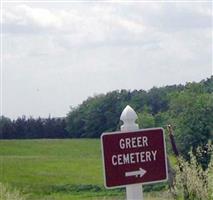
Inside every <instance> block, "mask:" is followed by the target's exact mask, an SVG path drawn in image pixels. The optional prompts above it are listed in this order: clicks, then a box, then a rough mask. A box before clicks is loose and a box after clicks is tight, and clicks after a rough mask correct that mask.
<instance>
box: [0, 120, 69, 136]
mask: <svg viewBox="0 0 213 200" xmlns="http://www.w3.org/2000/svg"><path fill="white" fill-rule="evenodd" d="M66 126H67V124H66V119H65V118H51V117H49V118H46V119H42V118H40V117H39V118H37V119H34V118H32V117H30V118H26V117H25V116H22V117H19V118H17V119H16V120H11V119H9V118H7V117H4V116H3V117H1V121H0V139H35V138H67V137H68V136H69V134H68V131H67V130H66Z"/></svg>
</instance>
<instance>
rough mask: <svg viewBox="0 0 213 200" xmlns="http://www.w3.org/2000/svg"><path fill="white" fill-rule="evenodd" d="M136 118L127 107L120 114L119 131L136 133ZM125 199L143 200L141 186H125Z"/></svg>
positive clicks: (132, 111) (134, 113)
mask: <svg viewBox="0 0 213 200" xmlns="http://www.w3.org/2000/svg"><path fill="white" fill-rule="evenodd" d="M137 118H138V116H137V114H136V112H135V111H134V110H133V109H132V108H131V107H130V106H129V105H127V106H126V108H125V109H124V110H123V112H122V113H121V117H120V120H121V121H123V125H122V126H121V131H136V130H138V129H139V127H138V124H136V123H135V121H136V119H137ZM126 199H127V200H139V199H140V200H143V189H142V185H141V184H134V185H127V186H126Z"/></svg>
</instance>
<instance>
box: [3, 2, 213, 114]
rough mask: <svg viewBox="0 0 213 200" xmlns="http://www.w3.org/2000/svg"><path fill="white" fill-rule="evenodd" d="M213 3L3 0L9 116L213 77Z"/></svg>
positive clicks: (5, 106)
mask: <svg viewBox="0 0 213 200" xmlns="http://www.w3.org/2000/svg"><path fill="white" fill-rule="evenodd" d="M211 4H212V3H211V1H206V2H203V3H201V2H192V1H191V2H190V1H188V2H182V3H175V2H170V3H168V2H167V3H157V2H149V3H147V2H131V3H121V2H113V1H111V2H108V3H107V2H104V3H103V2H102V3H101V2H100V1H97V2H94V1H93V2H89V1H88V3H86V1H84V2H81V3H77V2H70V3H67V2H64V3H62V2H61V3H57V2H53V1H52V2H46V3H39V2H23V3H22V2H19V3H18V2H14V1H13V2H10V1H9V0H8V1H7V2H3V8H2V10H1V11H2V15H3V19H2V29H3V31H2V33H1V36H2V40H3V43H2V49H3V52H1V56H2V77H3V79H2V89H3V90H2V94H3V95H2V107H3V109H2V113H3V115H5V116H8V117H10V118H16V117H18V116H22V115H26V116H27V117H29V116H33V117H38V116H41V117H48V115H49V114H50V115H51V116H54V117H55V116H58V117H60V116H65V115H66V114H67V113H68V111H69V107H70V106H77V105H78V104H80V103H81V102H82V101H83V100H86V99H87V97H88V96H93V95H95V94H100V93H106V92H109V91H112V90H117V89H130V90H133V89H145V90H148V89H150V88H152V87H153V86H158V87H160V86H165V85H171V84H180V83H182V84H184V83H186V82H189V81H200V80H202V79H206V78H207V77H210V76H211V75H212V5H211Z"/></svg>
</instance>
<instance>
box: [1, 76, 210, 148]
mask: <svg viewBox="0 0 213 200" xmlns="http://www.w3.org/2000/svg"><path fill="white" fill-rule="evenodd" d="M127 104H129V105H130V106H131V107H132V108H133V109H134V110H135V111H136V112H137V114H138V123H139V126H140V128H149V127H164V128H165V127H166V125H167V124H171V125H173V126H174V129H175V135H176V139H177V144H178V146H179V148H180V150H181V151H182V152H188V151H189V149H190V147H192V146H193V147H194V148H196V147H197V146H199V145H205V144H206V143H207V142H208V140H212V139H213V76H211V77H210V78H207V79H206V80H202V81H201V82H199V83H195V82H192V83H187V84H185V85H171V86H165V87H159V88H157V87H153V88H152V89H150V90H148V91H145V90H133V91H130V90H124V89H123V90H115V91H111V92H108V93H106V94H99V95H95V96H93V97H89V98H88V99H86V100H85V101H83V102H82V103H81V104H80V105H79V106H77V107H74V108H71V109H70V111H69V112H68V114H67V116H66V117H64V118H50V117H49V118H47V119H42V118H37V119H34V118H26V117H20V118H18V119H16V120H10V119H9V118H6V117H3V116H2V117H1V119H0V138H1V139H13V138H14V139H15V138H18V139H22V138H99V137H100V135H101V134H102V133H103V132H106V131H115V130H119V128H120V125H121V122H120V120H119V118H120V115H121V112H122V110H123V109H124V108H125V107H126V105H127Z"/></svg>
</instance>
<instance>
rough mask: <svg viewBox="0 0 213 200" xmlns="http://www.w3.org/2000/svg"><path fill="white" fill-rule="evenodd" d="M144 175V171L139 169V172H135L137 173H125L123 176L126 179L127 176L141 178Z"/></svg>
mask: <svg viewBox="0 0 213 200" xmlns="http://www.w3.org/2000/svg"><path fill="white" fill-rule="evenodd" d="M144 174H146V170H144V169H142V168H141V167H140V168H139V170H137V171H132V172H126V173H125V176H126V177H127V176H136V177H138V176H140V177H142V176H143V175H144Z"/></svg>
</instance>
